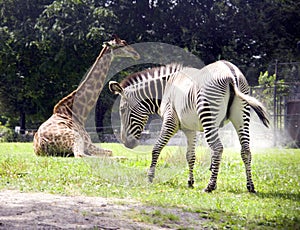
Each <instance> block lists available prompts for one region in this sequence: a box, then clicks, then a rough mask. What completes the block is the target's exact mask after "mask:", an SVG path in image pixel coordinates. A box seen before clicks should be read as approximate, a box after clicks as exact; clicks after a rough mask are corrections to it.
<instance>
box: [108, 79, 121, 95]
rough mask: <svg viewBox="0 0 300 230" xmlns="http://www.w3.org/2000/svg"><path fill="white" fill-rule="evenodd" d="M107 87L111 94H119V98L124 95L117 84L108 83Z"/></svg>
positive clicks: (114, 82)
mask: <svg viewBox="0 0 300 230" xmlns="http://www.w3.org/2000/svg"><path fill="white" fill-rule="evenodd" d="M108 87H109V90H110V91H111V92H112V93H114V94H120V95H121V96H122V95H124V90H123V88H122V86H121V85H120V84H119V83H118V82H116V81H110V82H109V85H108Z"/></svg>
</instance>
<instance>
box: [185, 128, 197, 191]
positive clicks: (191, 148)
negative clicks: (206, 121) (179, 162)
mask: <svg viewBox="0 0 300 230" xmlns="http://www.w3.org/2000/svg"><path fill="white" fill-rule="evenodd" d="M184 134H185V135H186V138H187V144H188V146H187V152H186V160H187V163H188V166H189V179H188V186H189V187H190V188H194V165H195V145H196V137H197V133H196V132H195V131H184Z"/></svg>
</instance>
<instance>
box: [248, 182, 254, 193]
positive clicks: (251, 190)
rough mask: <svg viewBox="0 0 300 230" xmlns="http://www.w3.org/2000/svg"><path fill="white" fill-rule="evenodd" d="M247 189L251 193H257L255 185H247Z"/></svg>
mask: <svg viewBox="0 0 300 230" xmlns="http://www.w3.org/2000/svg"><path fill="white" fill-rule="evenodd" d="M247 189H248V191H249V192H251V193H256V191H255V188H254V185H253V184H247Z"/></svg>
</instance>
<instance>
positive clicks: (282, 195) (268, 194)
mask: <svg viewBox="0 0 300 230" xmlns="http://www.w3.org/2000/svg"><path fill="white" fill-rule="evenodd" d="M256 195H257V196H258V197H260V198H280V199H288V200H293V201H299V200H300V193H288V192H276V191H274V192H264V191H261V192H260V191H259V192H257V193H256Z"/></svg>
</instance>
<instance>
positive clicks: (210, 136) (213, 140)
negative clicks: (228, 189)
mask: <svg viewBox="0 0 300 230" xmlns="http://www.w3.org/2000/svg"><path fill="white" fill-rule="evenodd" d="M204 132H205V137H206V141H207V143H208V145H209V147H210V149H211V165H210V170H211V176H210V179H209V182H208V185H207V187H206V188H205V189H204V191H205V192H212V191H213V190H215V189H216V188H217V177H218V174H219V167H220V163H221V158H222V153H223V145H222V143H221V141H220V138H219V135H218V129H217V128H213V129H204Z"/></svg>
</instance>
